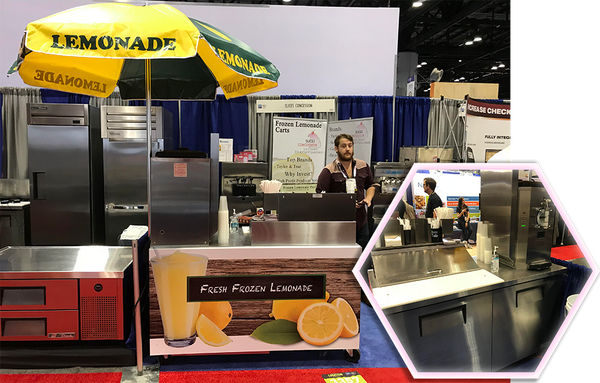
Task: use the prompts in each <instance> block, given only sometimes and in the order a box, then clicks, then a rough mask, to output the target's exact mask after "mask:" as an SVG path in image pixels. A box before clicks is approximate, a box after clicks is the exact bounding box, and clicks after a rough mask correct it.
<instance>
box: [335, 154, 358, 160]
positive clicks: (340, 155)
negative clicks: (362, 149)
mask: <svg viewBox="0 0 600 383" xmlns="http://www.w3.org/2000/svg"><path fill="white" fill-rule="evenodd" d="M353 157H354V153H349V154H348V157H347V158H346V156H344V155H342V154H341V153H338V160H340V161H351V160H352V158H353Z"/></svg>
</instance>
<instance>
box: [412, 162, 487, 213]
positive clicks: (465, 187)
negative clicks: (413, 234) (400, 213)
mask: <svg viewBox="0 0 600 383" xmlns="http://www.w3.org/2000/svg"><path fill="white" fill-rule="evenodd" d="M425 178H433V179H434V180H435V182H436V188H435V192H436V194H437V195H438V196H440V199H441V200H442V203H443V204H444V207H450V208H453V209H454V210H456V205H457V202H458V198H459V197H463V198H464V199H465V202H466V203H467V205H468V206H469V215H470V217H471V220H472V221H473V220H479V216H480V211H479V193H480V192H481V177H480V176H479V175H478V174H474V173H471V172H465V171H445V170H439V171H430V170H420V171H418V172H417V174H416V176H415V177H414V178H413V179H412V183H411V188H412V195H413V200H412V203H413V207H414V208H415V214H416V215H417V218H424V217H425V211H426V209H427V201H428V200H429V196H428V195H427V193H425V190H424V189H423V180H424V179H425ZM454 217H456V214H454Z"/></svg>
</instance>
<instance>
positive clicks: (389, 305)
mask: <svg viewBox="0 0 600 383" xmlns="http://www.w3.org/2000/svg"><path fill="white" fill-rule="evenodd" d="M446 252H447V251H446ZM438 257H441V258H443V257H444V256H443V255H442V254H438ZM392 258H393V257H392ZM417 258H419V261H421V262H425V263H426V260H427V258H426V257H417ZM436 261H437V260H436ZM442 261H443V260H442ZM430 263H431V262H430ZM438 263H439V262H438ZM441 263H442V264H443V263H444V262H441ZM473 263H475V262H473ZM374 264H375V262H374ZM476 266H477V267H478V268H476V269H475V270H469V271H464V272H463V271H460V270H459V271H458V272H456V273H452V272H449V273H448V274H446V272H445V271H444V275H440V276H434V277H429V278H423V277H421V278H419V279H415V280H412V281H410V280H409V281H401V282H397V283H396V284H395V285H391V286H384V287H377V288H375V289H373V294H374V295H375V298H376V299H377V302H378V303H379V304H380V307H382V309H383V312H384V314H385V315H386V318H387V320H388V321H389V324H390V326H391V327H392V329H393V331H394V333H395V334H396V336H397V337H398V339H399V340H400V342H401V343H402V345H403V347H404V349H405V350H406V352H407V353H408V355H409V356H410V359H411V361H412V363H413V364H414V365H415V367H416V368H417V370H418V371H420V372H475V371H481V372H490V371H499V370H501V369H503V368H505V367H506V366H509V365H510V364H512V363H515V362H517V361H519V360H522V359H523V358H526V357H528V356H530V355H532V354H534V353H536V352H538V351H539V350H540V349H542V348H543V345H544V344H548V342H549V341H550V340H552V338H553V337H554V335H555V334H556V331H557V329H558V326H559V324H560V308H561V305H562V304H564V302H562V303H561V298H562V293H561V291H562V290H561V286H562V274H563V273H565V272H566V268H564V267H561V266H558V265H552V267H551V268H549V269H546V270H542V271H532V270H527V269H526V265H525V264H524V263H522V264H519V265H518V267H517V268H516V269H510V268H508V267H505V266H500V270H499V272H498V273H497V274H492V273H491V272H490V266H491V265H486V264H484V263H481V262H477V263H476ZM397 274H400V273H397ZM401 274H403V275H408V274H410V273H408V274H407V273H406V271H403V272H402V273H401ZM369 279H370V280H371V281H372V280H374V275H373V270H372V269H371V270H369ZM486 280H487V281H486ZM478 283H479V284H478ZM485 283H487V284H485ZM415 297H420V299H415ZM404 302H406V303H404Z"/></svg>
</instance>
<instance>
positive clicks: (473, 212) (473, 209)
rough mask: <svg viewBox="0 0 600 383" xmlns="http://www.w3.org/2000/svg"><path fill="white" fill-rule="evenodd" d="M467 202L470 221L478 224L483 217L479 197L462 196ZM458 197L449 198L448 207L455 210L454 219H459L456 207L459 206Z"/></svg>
mask: <svg viewBox="0 0 600 383" xmlns="http://www.w3.org/2000/svg"><path fill="white" fill-rule="evenodd" d="M460 197H463V199H464V200H465V204H467V206H468V207H469V221H471V222H477V221H479V219H480V217H481V210H480V209H479V196H478V195H477V196H460ZM460 197H458V196H448V202H447V203H446V205H447V207H451V208H452V209H454V219H457V217H458V213H457V212H456V207H457V206H458V199H459V198H460Z"/></svg>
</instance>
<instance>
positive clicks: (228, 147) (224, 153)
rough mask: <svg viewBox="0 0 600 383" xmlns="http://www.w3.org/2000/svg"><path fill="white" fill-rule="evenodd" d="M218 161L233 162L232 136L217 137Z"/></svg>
mask: <svg viewBox="0 0 600 383" xmlns="http://www.w3.org/2000/svg"><path fill="white" fill-rule="evenodd" d="M219 162H233V138H219Z"/></svg>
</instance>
